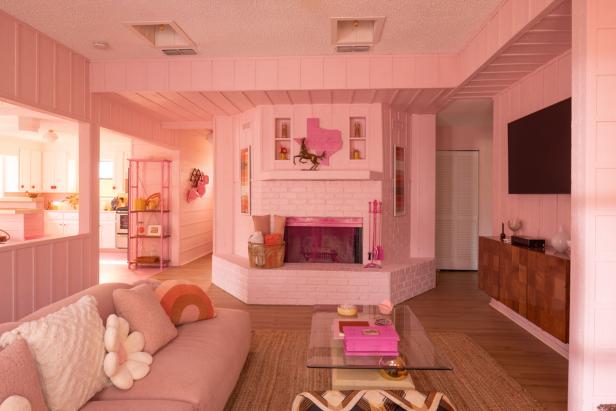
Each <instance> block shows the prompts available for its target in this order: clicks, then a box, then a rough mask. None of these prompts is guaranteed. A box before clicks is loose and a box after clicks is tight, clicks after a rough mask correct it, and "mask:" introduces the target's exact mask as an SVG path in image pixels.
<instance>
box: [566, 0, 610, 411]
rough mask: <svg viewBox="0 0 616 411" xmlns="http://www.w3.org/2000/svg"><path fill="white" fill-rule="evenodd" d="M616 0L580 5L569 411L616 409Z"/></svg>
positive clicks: (577, 0)
mask: <svg viewBox="0 0 616 411" xmlns="http://www.w3.org/2000/svg"><path fill="white" fill-rule="evenodd" d="M615 56H616V1H614V0H573V51H572V57H573V134H572V162H573V164H572V195H571V211H572V241H573V250H572V259H571V262H572V270H571V326H570V330H571V331H570V333H571V335H570V347H569V353H570V356H569V409H570V410H595V409H596V406H597V405H598V404H602V403H616V385H615V384H616V327H615V326H614V318H616V298H615V296H616V241H614V235H615V233H616V108H615V107H616V58H615Z"/></svg>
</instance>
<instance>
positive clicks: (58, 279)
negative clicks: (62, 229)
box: [51, 241, 68, 301]
mask: <svg viewBox="0 0 616 411" xmlns="http://www.w3.org/2000/svg"><path fill="white" fill-rule="evenodd" d="M67 253H68V243H67V242H66V241H63V242H57V243H54V244H53V245H52V256H53V259H52V261H51V267H52V288H51V299H52V300H53V301H58V300H60V299H62V298H64V297H66V296H67V291H68V254H67Z"/></svg>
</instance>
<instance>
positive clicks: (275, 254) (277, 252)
mask: <svg viewBox="0 0 616 411" xmlns="http://www.w3.org/2000/svg"><path fill="white" fill-rule="evenodd" d="M284 246H285V243H284V241H283V242H282V244H276V245H264V244H255V243H248V260H249V261H250V266H251V267H256V268H277V267H282V265H283V264H284Z"/></svg>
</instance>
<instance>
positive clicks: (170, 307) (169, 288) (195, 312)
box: [154, 280, 216, 325]
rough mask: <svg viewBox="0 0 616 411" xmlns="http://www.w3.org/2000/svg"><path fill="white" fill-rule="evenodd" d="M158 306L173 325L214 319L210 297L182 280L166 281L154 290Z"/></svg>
mask: <svg viewBox="0 0 616 411" xmlns="http://www.w3.org/2000/svg"><path fill="white" fill-rule="evenodd" d="M154 292H155V293H156V296H157V297H158V300H159V301H160V305H162V306H163V309H164V310H165V312H166V313H167V315H168V316H169V318H171V322H172V323H173V324H175V325H180V324H186V323H192V322H195V321H200V320H209V319H210V318H214V317H215V316H216V313H215V312H214V306H213V305H212V301H211V300H210V297H208V296H207V294H206V293H205V291H203V289H202V288H201V287H199V286H198V285H197V284H194V283H191V282H189V281H183V280H167V281H164V282H163V283H161V284H160V285H159V286H158V287H156V290H154Z"/></svg>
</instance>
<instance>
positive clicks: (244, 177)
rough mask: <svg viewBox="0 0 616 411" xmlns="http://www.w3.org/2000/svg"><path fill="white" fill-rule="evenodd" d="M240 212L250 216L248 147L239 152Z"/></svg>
mask: <svg viewBox="0 0 616 411" xmlns="http://www.w3.org/2000/svg"><path fill="white" fill-rule="evenodd" d="M240 212H241V213H242V214H247V215H250V146H248V147H246V148H242V149H241V150H240Z"/></svg>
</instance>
